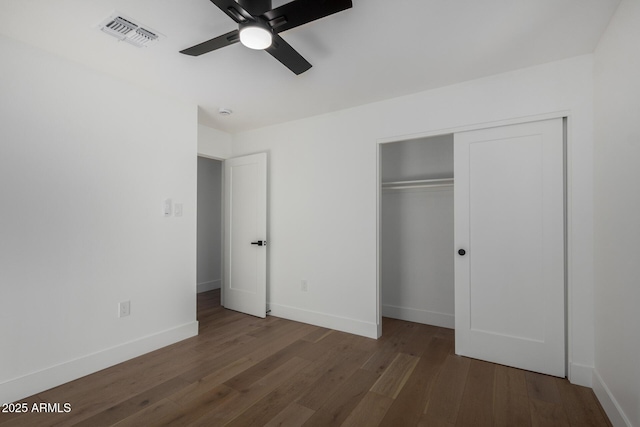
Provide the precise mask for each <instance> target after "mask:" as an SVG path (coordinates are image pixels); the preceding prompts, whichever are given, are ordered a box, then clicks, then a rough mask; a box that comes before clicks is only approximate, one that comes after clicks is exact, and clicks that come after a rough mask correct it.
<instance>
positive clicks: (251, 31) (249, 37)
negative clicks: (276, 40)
mask: <svg viewBox="0 0 640 427" xmlns="http://www.w3.org/2000/svg"><path fill="white" fill-rule="evenodd" d="M272 40H273V32H272V30H271V27H270V26H269V25H268V24H266V23H264V22H260V21H250V22H246V23H241V24H240V43H242V44H243V45H245V46H246V47H248V48H249V49H255V50H263V49H266V48H268V47H269V46H271V42H272Z"/></svg>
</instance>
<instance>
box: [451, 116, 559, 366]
mask: <svg viewBox="0 0 640 427" xmlns="http://www.w3.org/2000/svg"><path fill="white" fill-rule="evenodd" d="M563 139H564V136H563V124H562V119H552V120H544V121H539V122H532V123H524V124H518V125H511V126H503V127H496V128H491V129H483V130H477V131H469V132H462V133H457V134H455V136H454V163H455V165H454V177H455V187H454V202H455V208H454V209H455V243H456V251H457V252H458V253H456V255H455V257H456V262H455V324H456V353H457V354H460V355H464V356H469V357H473V358H477V359H482V360H487V361H491V362H495V363H500V364H504V365H508V366H513V367H517V368H522V369H527V370H531V371H536V372H541V373H545V374H550V375H556V376H560V377H564V376H565V314H564V313H565V285H564V277H565V274H564V265H565V259H564V258H565V256H564V160H563V152H564V141H563ZM462 251H464V252H462Z"/></svg>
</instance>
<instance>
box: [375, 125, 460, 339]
mask: <svg viewBox="0 0 640 427" xmlns="http://www.w3.org/2000/svg"><path fill="white" fill-rule="evenodd" d="M379 167H380V205H379V209H380V210H379V221H380V222H379V223H380V234H379V235H380V241H379V250H380V253H379V263H380V272H379V277H380V304H379V306H380V310H381V315H382V317H384V318H392V319H400V320H405V321H410V322H416V323H423V324H427V325H433V326H439V327H445V328H451V329H453V328H454V256H453V255H452V254H453V253H454V211H453V208H454V205H453V134H448V135H438V136H430V137H423V138H418V139H410V140H402V141H394V142H387V143H382V144H380V145H379ZM383 323H384V322H383ZM381 328H382V331H379V333H380V332H381V334H384V326H382V323H381Z"/></svg>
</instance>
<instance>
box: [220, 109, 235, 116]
mask: <svg viewBox="0 0 640 427" xmlns="http://www.w3.org/2000/svg"><path fill="white" fill-rule="evenodd" d="M232 113H233V111H232V110H231V109H229V108H220V109H219V110H218V114H220V115H221V116H225V117H226V116H230V115H231V114H232Z"/></svg>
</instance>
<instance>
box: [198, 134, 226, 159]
mask: <svg viewBox="0 0 640 427" xmlns="http://www.w3.org/2000/svg"><path fill="white" fill-rule="evenodd" d="M198 155H200V156H203V157H208V158H210V159H219V160H224V159H228V158H229V157H231V135H230V134H228V133H226V132H223V131H221V130H217V129H213V128H210V127H208V126H204V125H198Z"/></svg>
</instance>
